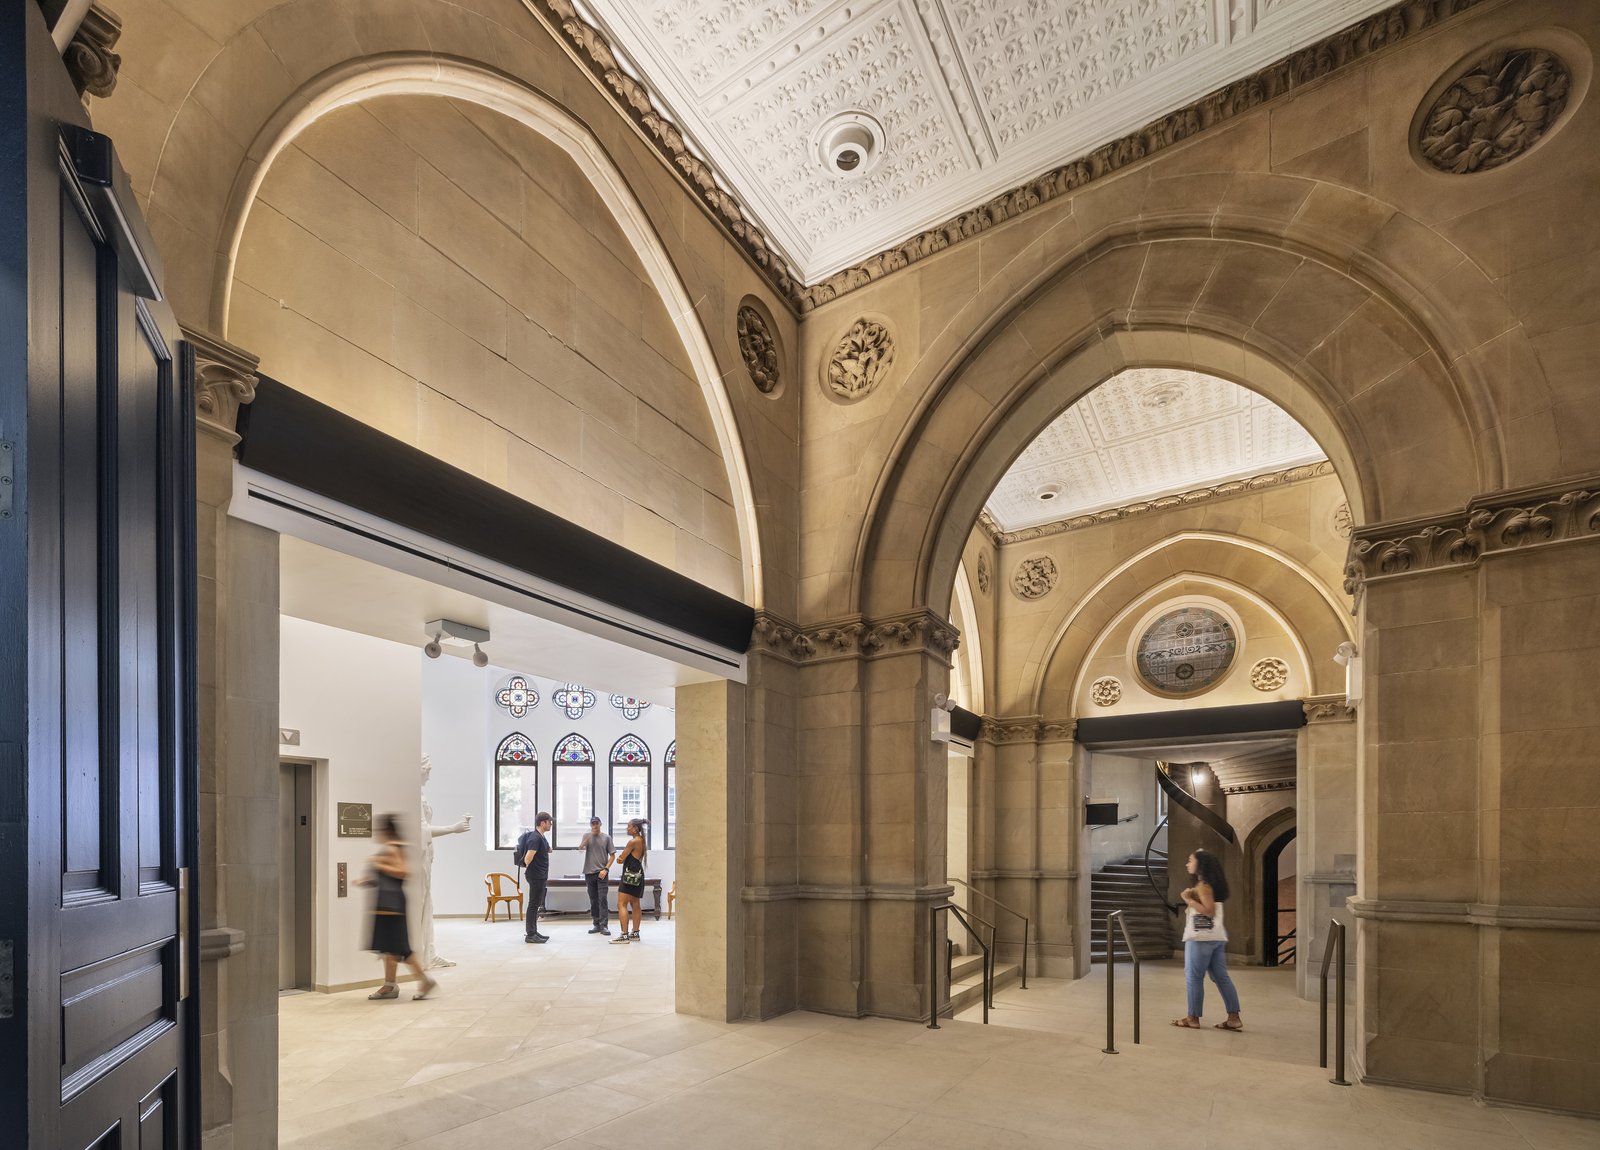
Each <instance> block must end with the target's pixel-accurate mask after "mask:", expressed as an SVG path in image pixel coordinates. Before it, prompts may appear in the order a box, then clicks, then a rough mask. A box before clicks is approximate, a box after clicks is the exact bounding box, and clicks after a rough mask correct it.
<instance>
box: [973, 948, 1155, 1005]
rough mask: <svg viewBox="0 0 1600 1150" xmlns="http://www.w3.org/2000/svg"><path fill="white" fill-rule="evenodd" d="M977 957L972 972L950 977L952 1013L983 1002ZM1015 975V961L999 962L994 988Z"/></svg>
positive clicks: (995, 971) (1010, 979) (981, 981)
mask: <svg viewBox="0 0 1600 1150" xmlns="http://www.w3.org/2000/svg"><path fill="white" fill-rule="evenodd" d="M1139 957H1140V958H1143V957H1144V955H1142V954H1141V955H1140V956H1139ZM979 958H980V964H979V966H978V967H975V968H974V969H973V972H972V973H971V974H969V975H967V977H965V978H963V979H960V980H959V981H957V980H956V978H955V977H954V976H953V975H952V977H951V980H950V1013H951V1014H952V1015H956V1014H960V1013H961V1012H962V1011H963V1010H965V1009H966V1008H967V1007H969V1006H977V1005H979V1004H981V1003H982V1002H983V970H982V964H981V958H982V956H981V955H980V956H979ZM1017 975H1018V969H1017V964H1016V963H1014V962H1002V963H999V964H998V965H996V966H995V968H994V988H995V989H996V990H999V989H1000V988H1001V987H1005V986H1010V985H1011V984H1012V983H1013V982H1015V981H1017Z"/></svg>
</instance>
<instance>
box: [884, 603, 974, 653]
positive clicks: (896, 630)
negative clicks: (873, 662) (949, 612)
mask: <svg viewBox="0 0 1600 1150" xmlns="http://www.w3.org/2000/svg"><path fill="white" fill-rule="evenodd" d="M960 642H961V634H960V632H959V631H957V630H956V629H955V628H954V627H952V626H951V625H950V624H949V623H947V622H945V621H944V620H943V619H940V618H939V617H938V616H937V615H935V614H933V613H932V612H931V611H918V612H914V613H912V614H910V615H901V616H898V617H896V618H893V619H884V620H880V621H879V622H877V623H874V624H872V625H871V626H870V627H869V628H868V629H867V632H866V634H865V635H864V636H863V637H862V640H861V649H862V651H863V652H864V653H865V654H867V655H876V654H889V653H892V652H895V651H900V650H906V649H908V648H913V647H921V648H924V649H925V650H928V651H931V652H932V653H933V654H936V655H938V656H939V657H941V658H943V659H948V658H949V657H950V654H951V652H953V651H954V650H955V649H956V646H957V645H958V644H959V643H960Z"/></svg>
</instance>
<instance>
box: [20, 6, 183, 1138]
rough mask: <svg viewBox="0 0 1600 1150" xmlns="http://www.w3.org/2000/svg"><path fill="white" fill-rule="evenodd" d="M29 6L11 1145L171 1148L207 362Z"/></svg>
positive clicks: (23, 152)
mask: <svg viewBox="0 0 1600 1150" xmlns="http://www.w3.org/2000/svg"><path fill="white" fill-rule="evenodd" d="M5 7H6V12H5V14H4V15H3V16H0V54H3V56H0V76H4V77H6V79H4V80H0V85H4V89H3V90H0V149H3V152H4V156H3V158H0V284H3V286H0V293H4V294H3V295H0V325H3V334H0V499H6V498H7V497H9V500H8V501H9V504H10V506H9V507H0V536H3V546H0V564H3V570H0V628H3V631H0V634H3V635H4V639H3V643H0V753H3V764H0V765H3V769H4V774H5V779H4V782H3V784H0V882H3V884H4V886H3V899H4V910H3V911H0V914H3V916H4V921H3V925H0V982H3V981H4V980H5V977H6V974H7V970H6V963H5V961H4V960H5V955H4V946H5V943H6V942H7V941H9V944H10V950H11V966H12V971H11V973H12V978H11V984H10V987H9V991H10V994H9V997H10V999H11V1002H10V1003H9V1017H0V1054H3V1056H4V1058H3V1061H4V1065H5V1074H4V1075H3V1078H4V1082H3V1084H0V1091H3V1092H4V1093H3V1094H0V1130H3V1131H4V1134H3V1135H0V1137H10V1138H15V1137H16V1136H17V1135H20V1134H22V1132H24V1131H25V1132H26V1143H27V1145H29V1146H35V1147H50V1148H52V1150H56V1148H59V1150H80V1148H90V1147H93V1148H96V1150H113V1148H115V1150H171V1148H176V1147H180V1146H189V1145H193V1144H194V1142H195V1140H196V1134H197V1131H196V1130H195V1128H194V1127H195V1123H194V1121H193V1117H192V1115H193V1110H194V1106H195V1103H196V1097H195V1088H194V1082H195V1078H194V1069H195V1068H194V1064H193V1059H194V1056H195V1054H196V1043H195V1041H194V1029H195V1016H194V1011H193V1006H192V1000H190V998H189V992H190V988H191V980H192V977H193V975H194V973H195V965H194V959H195V952H194V947H193V946H192V935H191V932H190V930H189V923H191V922H192V916H191V914H190V911H191V909H192V908H193V906H194V905H195V903H194V900H193V897H192V895H193V891H192V889H191V885H190V883H189V865H190V856H191V853H192V852H191V849H190V845H189V844H191V843H192V842H193V841H194V828H195V818H194V809H193V803H194V777H195V776H194V769H193V764H194V736H193V710H192V700H193V697H194V691H193V670H192V668H193V649H194V644H193V638H192V635H193V623H192V620H193V570H194V557H193V545H194V544H193V533H194V512H193V483H192V477H193V473H194V465H193V438H192V434H193V433H192V422H191V420H192V411H193V406H192V399H191V395H190V391H191V387H192V384H191V383H190V380H191V379H192V375H193V372H192V368H189V367H187V366H186V365H187V364H188V363H189V362H190V361H189V357H188V355H187V349H180V346H179V344H178V342H177V329H176V326H175V324H174V323H173V321H172V317H171V313H170V311H169V310H168V309H167V307H166V306H165V305H164V304H163V303H162V302H161V300H160V290H159V287H158V281H159V275H160V273H159V267H158V264H157V263H156V260H155V258H154V250H153V246H152V245H151V244H150V242H149V239H148V236H147V234H146V233H145V232H144V228H143V224H142V221H141V220H140V218H139V214H138V208H137V205H136V203H135V202H134V200H133V198H132V196H131V195H130V194H129V193H128V189H127V187H126V177H124V176H123V175H122V174H121V171H120V169H119V168H118V166H117V163H116V160H115V157H114V154H113V152H112V149H111V146H110V141H109V140H107V139H106V138H105V137H104V136H98V135H95V134H94V133H92V132H88V131H86V130H85V129H84V127H83V119H84V117H83V112H82V109H81V107H79V106H78V104H77V101H76V99H75V97H74V93H73V90H72V86H71V84H70V82H69V81H68V79H67V76H66V73H65V70H64V68H63V67H62V65H61V61H60V59H59V57H58V56H57V55H56V53H55V52H54V50H53V47H52V45H51V43H50V39H49V35H48V33H47V31H46V29H45V25H44V20H43V17H42V15H41V13H40V11H39V9H38V8H37V6H36V5H35V4H33V3H21V4H10V5H6V6H5ZM19 336H20V337H21V342H20V344H19V342H18V338H19ZM180 350H182V351H183V354H182V355H180ZM7 470H9V483H7V482H5V480H6V479H7V475H6V471H7ZM18 815H20V816H21V817H20V818H17V816H18ZM4 996H5V992H4V991H0V998H3V997H4ZM5 1006H6V1004H5V1003H3V1002H0V1016H3V1015H5V1014H6V1013H7V1012H6V1010H5ZM18 1141H20V1139H18ZM6 1144H7V1145H12V1144H15V1143H12V1142H6Z"/></svg>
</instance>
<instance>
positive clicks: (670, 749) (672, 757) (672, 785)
mask: <svg viewBox="0 0 1600 1150" xmlns="http://www.w3.org/2000/svg"><path fill="white" fill-rule="evenodd" d="M662 761H663V762H664V763H665V764H666V767H667V804H666V809H665V811H664V812H663V813H664V814H665V815H666V818H665V819H664V820H663V821H664V822H665V823H666V825H665V826H664V827H663V828H662V830H663V832H664V833H665V834H666V836H667V837H666V839H665V840H664V845H665V846H666V848H667V850H669V851H670V850H676V849H677V846H678V740H677V739H673V740H672V742H670V743H668V744H667V753H666V754H665V755H663V756H662Z"/></svg>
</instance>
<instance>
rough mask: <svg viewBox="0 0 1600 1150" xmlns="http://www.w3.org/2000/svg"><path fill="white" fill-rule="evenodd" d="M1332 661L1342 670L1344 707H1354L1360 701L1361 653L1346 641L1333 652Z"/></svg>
mask: <svg viewBox="0 0 1600 1150" xmlns="http://www.w3.org/2000/svg"><path fill="white" fill-rule="evenodd" d="M1333 661H1334V662H1335V663H1337V664H1339V666H1341V667H1343V668H1344V701H1345V706H1347V707H1354V706H1355V705H1356V704H1357V703H1359V702H1360V701H1361V652H1360V651H1359V650H1358V649H1357V648H1356V645H1355V644H1354V643H1352V642H1350V640H1348V639H1346V640H1345V641H1344V642H1343V643H1340V644H1339V646H1338V647H1337V648H1336V649H1335V650H1334V652H1333Z"/></svg>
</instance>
